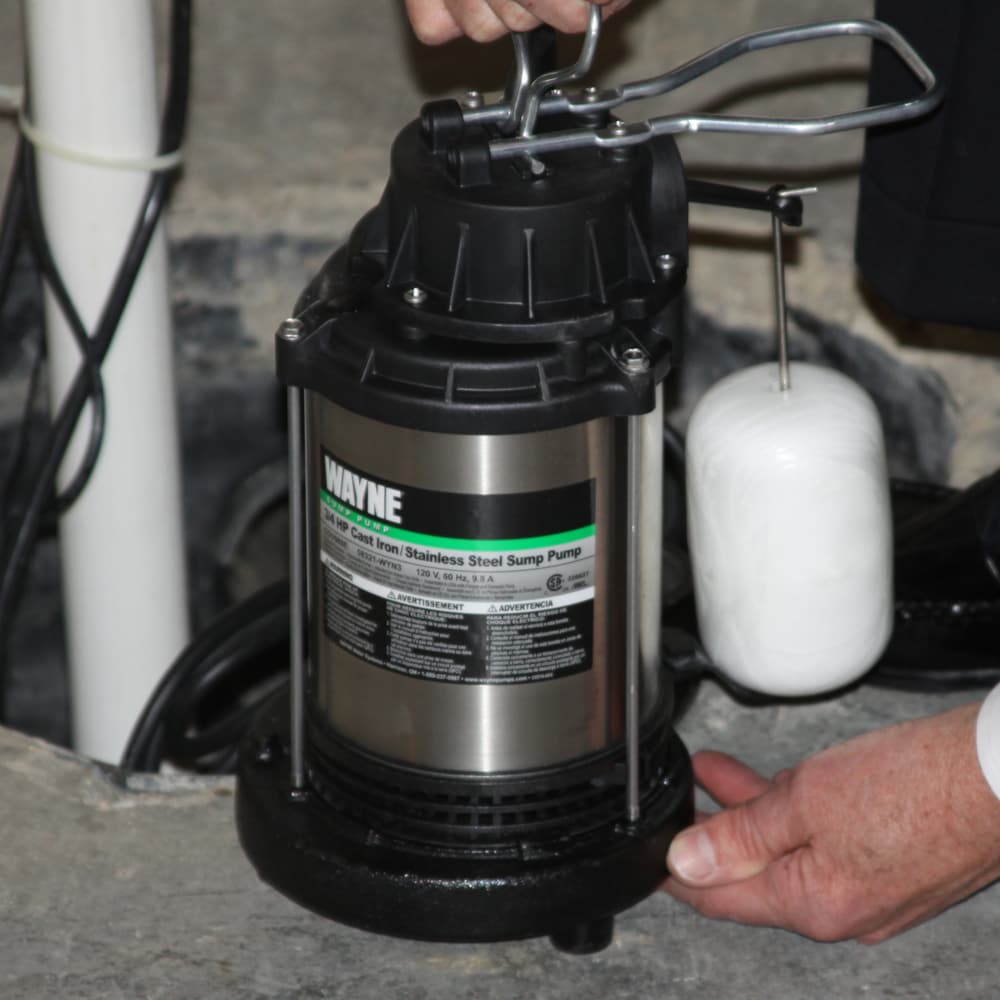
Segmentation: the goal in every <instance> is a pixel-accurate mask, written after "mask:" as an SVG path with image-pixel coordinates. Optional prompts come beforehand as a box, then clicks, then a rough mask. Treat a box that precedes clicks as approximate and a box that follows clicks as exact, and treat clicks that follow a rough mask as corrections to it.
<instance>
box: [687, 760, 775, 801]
mask: <svg viewBox="0 0 1000 1000" xmlns="http://www.w3.org/2000/svg"><path fill="white" fill-rule="evenodd" d="M691 764H692V766H693V767H694V776H695V780H696V781H697V782H698V784H699V785H701V787H702V788H704V789H705V791H706V792H708V794H709V795H711V796H712V798H713V799H715V801H716V802H718V803H719V805H721V806H735V805H739V804H740V803H741V802H747V801H748V800H749V799H755V798H757V796H758V795H763V794H764V792H766V791H767V790H768V788H770V786H771V783H770V782H769V781H768V780H767V778H764V777H762V776H761V775H759V774H758V773H757V772H756V771H754V770H753V769H752V768H749V767H747V766H746V764H743V763H741V762H740V761H738V760H736V759H735V758H733V757H730V756H729V755H728V754H724V753H719V752H718V751H717V750H702V751H700V752H699V753H696V754H695V755H694V757H693V758H692V759H691Z"/></svg>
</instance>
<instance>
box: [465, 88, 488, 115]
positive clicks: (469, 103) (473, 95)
mask: <svg viewBox="0 0 1000 1000" xmlns="http://www.w3.org/2000/svg"><path fill="white" fill-rule="evenodd" d="M484 103H485V102H484V101H483V95H482V94H481V93H480V92H479V91H478V90H467V91H466V92H465V96H464V97H463V98H462V107H464V108H468V109H469V110H470V111H475V110H476V108H481V107H482V106H483V104H484Z"/></svg>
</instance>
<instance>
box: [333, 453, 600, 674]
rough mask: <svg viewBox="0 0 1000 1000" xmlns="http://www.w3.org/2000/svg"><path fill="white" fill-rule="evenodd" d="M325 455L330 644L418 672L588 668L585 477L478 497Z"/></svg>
mask: <svg viewBox="0 0 1000 1000" xmlns="http://www.w3.org/2000/svg"><path fill="white" fill-rule="evenodd" d="M322 457H323V461H324V470H323V471H324V475H323V488H322V490H321V495H320V511H321V516H320V529H321V530H320V534H321V537H320V545H321V560H322V566H323V595H324V625H325V631H326V634H327V636H328V637H329V638H330V639H331V640H332V641H333V642H335V643H337V644H338V645H339V646H341V647H342V648H343V649H345V650H346V651H347V652H349V653H351V654H353V655H354V656H356V657H358V658H359V659H361V660H363V661H365V662H366V663H370V664H372V665H373V666H378V667H382V668H384V669H387V670H393V671H396V672H399V673H404V674H408V675H409V676H413V677H421V678H424V679H426V680H437V681H451V682H457V683H476V684H483V683H493V684H520V683H527V682H532V681H542V680H550V679H552V678H555V677H562V676H566V675H568V674H572V673H577V672H579V671H583V670H588V669H589V668H590V666H591V658H592V652H593V602H594V544H595V530H596V529H595V523H594V501H593V484H592V482H590V481H586V482H581V483H575V484H572V485H570V486H566V487H560V488H557V489H554V490H545V491H540V492H535V493H519V494H501V495H492V496H488V497H483V496H477V495H469V494H456V493H441V492H434V491H429V490H422V489H416V488H412V487H405V486H401V485H399V484H395V483H387V482H384V481H379V480H375V479H372V478H371V477H370V476H369V475H368V474H365V473H361V472H359V471H358V470H356V469H351V468H349V467H347V466H345V465H343V464H342V463H341V462H340V461H339V460H338V459H336V458H335V457H334V456H332V455H330V454H329V453H328V452H325V451H324V452H323V455H322ZM379 513H381V515H382V516H381V517H380V516H378V514H379Z"/></svg>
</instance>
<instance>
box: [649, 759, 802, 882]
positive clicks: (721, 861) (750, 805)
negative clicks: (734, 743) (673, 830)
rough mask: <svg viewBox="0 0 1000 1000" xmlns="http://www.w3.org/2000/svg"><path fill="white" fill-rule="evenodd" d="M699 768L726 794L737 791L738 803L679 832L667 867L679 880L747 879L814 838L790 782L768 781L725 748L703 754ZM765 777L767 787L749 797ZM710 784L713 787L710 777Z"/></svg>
mask: <svg viewBox="0 0 1000 1000" xmlns="http://www.w3.org/2000/svg"><path fill="white" fill-rule="evenodd" d="M698 768H699V770H700V771H701V772H702V775H703V776H704V775H705V772H706V771H707V772H708V774H707V777H708V779H709V781H710V782H712V784H713V787H714V788H715V789H716V791H717V792H718V793H719V796H720V798H721V797H722V796H723V795H725V796H731V797H734V798H735V800H737V804H735V805H732V806H730V807H729V808H727V809H724V810H723V811H722V812H719V813H716V814H715V815H714V816H711V817H709V818H708V819H706V820H705V821H704V822H701V823H698V824H696V825H695V826H692V827H689V828H688V829H687V830H684V831H683V832H682V833H680V834H678V836H677V837H675V838H674V841H673V843H672V844H671V845H670V850H669V851H668V853H667V867H668V868H669V869H670V873H671V874H672V875H673V876H674V878H676V879H677V880H678V881H679V882H682V883H684V884H685V885H687V886H689V887H692V888H707V887H711V886H722V885H728V884H730V883H733V882H742V881H745V880H747V879H751V878H753V877H754V876H757V875H759V874H760V873H761V872H763V871H765V869H767V867H768V865H770V864H771V863H772V862H775V861H777V860H779V859H780V858H782V857H784V856H785V855H786V854H789V853H790V852H792V851H794V850H795V849H796V848H797V847H800V846H803V845H804V844H805V843H806V842H807V841H808V832H807V831H806V830H805V829H804V828H802V827H801V826H800V823H799V821H798V817H797V815H796V811H795V809H794V808H793V806H792V802H791V795H790V787H791V785H790V782H785V783H783V784H781V785H767V783H766V782H764V779H763V778H760V776H759V775H756V774H754V772H753V771H750V769H749V768H745V767H744V766H743V765H741V764H738V762H737V761H733V760H732V759H731V758H724V757H723V755H721V754H719V755H713V757H712V759H710V760H706V759H703V760H702V761H700V762H699V765H698ZM760 782H764V784H765V786H766V790H765V791H764V792H763V793H762V794H759V795H757V797H756V798H746V796H747V795H748V794H750V793H751V792H752V789H754V788H759V787H760ZM705 787H706V789H707V790H708V791H710V792H712V788H711V787H709V784H708V783H706V784H705ZM713 794H715V793H714V792H713ZM731 801H732V799H731Z"/></svg>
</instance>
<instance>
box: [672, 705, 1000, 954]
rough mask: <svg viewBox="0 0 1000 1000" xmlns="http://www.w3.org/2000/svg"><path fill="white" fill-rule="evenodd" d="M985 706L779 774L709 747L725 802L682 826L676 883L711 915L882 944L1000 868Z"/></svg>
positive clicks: (701, 772)
mask: <svg viewBox="0 0 1000 1000" xmlns="http://www.w3.org/2000/svg"><path fill="white" fill-rule="evenodd" d="M977 711H978V705H967V706H965V707H963V708H959V709H955V710H954V711H951V712H947V713H945V714H943V715H938V716H933V717H931V718H927V719H920V720H917V721H915V722H906V723H903V724H902V725H898V726H893V727H891V728H889V729H883V730H879V731H877V732H873V733H869V734H867V735H865V736H861V737H859V738H857V739H853V740H850V741H849V742H847V743H844V744H842V745H840V746H836V747H833V748H832V749H829V750H826V751H824V752H823V753H820V754H817V755H816V756H815V757H811V758H809V759H807V760H805V761H803V762H802V763H801V764H799V765H798V766H797V767H795V768H794V769H792V770H790V771H782V772H781V773H780V774H778V775H777V776H776V777H775V778H774V780H773V781H768V780H767V779H765V778H763V777H761V776H760V775H759V774H757V773H756V772H755V771H752V770H750V768H748V767H746V766H745V765H743V764H741V763H740V762H739V761H736V760H734V759H733V758H732V757H727V756H726V755H725V754H721V753H716V752H713V751H708V752H705V753H700V754H696V755H695V758H694V767H695V776H696V778H697V780H698V783H699V784H700V785H701V786H702V787H703V788H704V789H705V790H706V791H707V792H708V793H709V794H710V795H711V796H712V797H713V798H714V799H715V800H716V801H717V802H719V803H720V804H721V805H722V806H723V807H725V808H723V810H722V811H721V812H719V813H716V814H715V815H712V816H707V817H699V821H698V822H697V824H696V825H695V826H693V827H691V828H689V829H688V830H686V831H684V832H683V833H682V834H680V835H679V836H678V837H677V838H676V839H675V840H674V842H673V844H672V845H671V847H670V852H669V854H668V856H667V860H668V864H669V868H670V873H671V876H672V877H671V878H670V879H669V880H668V881H667V882H666V884H665V885H664V888H665V889H666V891H667V892H669V893H670V894H671V895H673V896H675V897H676V898H677V899H680V900H683V901H684V902H687V903H690V904H691V905H692V906H693V907H694V908H695V909H696V910H698V911H699V912H700V913H703V914H705V915H706V916H709V917H719V918H722V919H727V920H737V921H740V922H743V923H749V924H763V925H767V926H771V927H784V928H787V929H788V930H792V931H796V932H798V933H799V934H804V935H806V936H807V937H811V938H815V939H816V940H820V941H837V940H841V939H844V938H858V939H860V940H861V941H864V942H866V943H870V944H871V943H875V942H878V941H882V940H884V939H885V938H888V937H891V936H893V935H894V934H899V933H900V932H901V931H904V930H906V929H907V928H909V927H912V926H914V925H915V924H919V923H921V922H923V921H924V920H927V919H929V918H930V917H932V916H934V915H935V914H937V913H940V912H941V911H942V910H944V909H946V908H947V907H949V906H951V905H952V904H953V903H956V902H958V901H959V900H961V899H964V898H965V897H966V896H969V895H971V894H972V893H973V892H975V891H976V890H977V889H980V888H982V887H983V886H985V885H988V884H989V883H990V882H992V881H994V880H995V879H997V878H1000V801H998V800H997V798H996V796H994V795H993V793H992V792H991V791H990V788H989V786H988V785H987V784H986V781H985V779H984V778H983V776H982V771H981V770H980V767H979V762H978V759H977V757H976V745H975V726H976V715H977Z"/></svg>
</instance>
